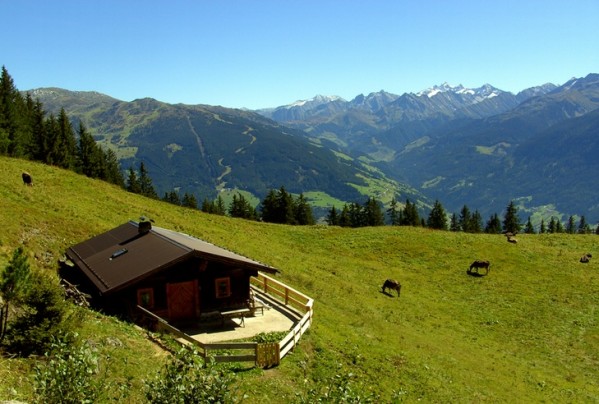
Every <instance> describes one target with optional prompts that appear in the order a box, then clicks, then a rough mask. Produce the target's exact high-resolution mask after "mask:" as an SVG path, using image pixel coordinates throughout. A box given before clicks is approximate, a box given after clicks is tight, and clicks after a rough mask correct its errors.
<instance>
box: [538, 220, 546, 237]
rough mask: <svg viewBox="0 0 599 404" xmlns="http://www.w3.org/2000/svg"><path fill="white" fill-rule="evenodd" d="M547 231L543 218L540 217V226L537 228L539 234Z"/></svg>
mask: <svg viewBox="0 0 599 404" xmlns="http://www.w3.org/2000/svg"><path fill="white" fill-rule="evenodd" d="M545 233H547V228H546V227H545V219H541V227H540V228H539V234H545Z"/></svg>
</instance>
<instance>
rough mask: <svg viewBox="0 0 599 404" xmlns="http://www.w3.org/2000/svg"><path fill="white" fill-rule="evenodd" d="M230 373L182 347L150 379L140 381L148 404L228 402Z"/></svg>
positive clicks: (230, 399) (193, 351) (230, 382)
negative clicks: (149, 403) (142, 383)
mask: <svg viewBox="0 0 599 404" xmlns="http://www.w3.org/2000/svg"><path fill="white" fill-rule="evenodd" d="M233 378H234V376H233V373H231V372H230V371H228V370H226V369H225V368H223V367H218V366H216V364H215V363H214V361H210V362H205V361H204V360H203V359H202V358H201V356H200V355H199V354H198V352H196V351H195V350H193V349H191V348H183V349H181V350H180V351H179V352H177V354H176V355H175V356H174V357H173V359H172V360H171V361H170V362H169V363H167V364H166V365H165V367H164V369H163V370H162V371H161V372H159V373H158V374H157V375H156V376H155V377H154V378H153V379H151V380H146V381H144V385H145V396H146V399H147V400H148V401H149V402H151V403H157V404H159V403H168V404H171V403H185V404H189V403H230V402H233V398H232V395H231V392H230V387H231V384H232V382H233Z"/></svg>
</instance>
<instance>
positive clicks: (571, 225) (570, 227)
mask: <svg viewBox="0 0 599 404" xmlns="http://www.w3.org/2000/svg"><path fill="white" fill-rule="evenodd" d="M575 232H576V224H575V222H574V216H570V217H569V218H568V223H567V224H566V233H568V234H574V233H575Z"/></svg>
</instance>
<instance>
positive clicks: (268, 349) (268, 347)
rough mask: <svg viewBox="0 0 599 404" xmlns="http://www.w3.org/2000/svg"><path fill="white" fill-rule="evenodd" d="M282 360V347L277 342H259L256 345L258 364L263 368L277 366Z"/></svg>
mask: <svg viewBox="0 0 599 404" xmlns="http://www.w3.org/2000/svg"><path fill="white" fill-rule="evenodd" d="M280 361H281V358H280V348H279V344H278V343H277V342H272V343H264V344H258V345H257V346H256V364H257V365H258V366H259V367H261V368H268V367H271V366H276V365H278V364H279V362H280Z"/></svg>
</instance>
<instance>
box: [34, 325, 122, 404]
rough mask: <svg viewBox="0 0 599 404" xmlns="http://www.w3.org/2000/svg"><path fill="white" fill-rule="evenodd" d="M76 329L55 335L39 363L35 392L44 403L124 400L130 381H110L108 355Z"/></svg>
mask: <svg viewBox="0 0 599 404" xmlns="http://www.w3.org/2000/svg"><path fill="white" fill-rule="evenodd" d="M77 337H78V335H77V334H76V333H66V334H65V336H64V337H63V338H53V339H52V343H51V344H50V351H49V352H47V353H45V354H44V361H43V362H42V363H41V364H39V365H37V366H36V367H35V373H34V383H33V388H34V393H35V395H36V399H37V401H38V402H44V403H61V404H62V403H95V402H106V401H115V402H118V401H122V400H123V399H125V398H127V395H128V390H129V388H130V387H131V386H130V383H120V384H118V385H117V384H116V383H115V382H109V381H108V380H109V379H108V371H109V368H108V365H107V364H108V362H109V359H110V357H109V356H106V357H105V358H104V359H105V360H104V361H101V360H100V359H101V358H100V357H99V355H98V353H97V351H96V350H94V349H93V348H92V347H91V346H90V345H89V344H88V343H87V342H86V343H81V342H79V341H78V338H77Z"/></svg>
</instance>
